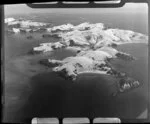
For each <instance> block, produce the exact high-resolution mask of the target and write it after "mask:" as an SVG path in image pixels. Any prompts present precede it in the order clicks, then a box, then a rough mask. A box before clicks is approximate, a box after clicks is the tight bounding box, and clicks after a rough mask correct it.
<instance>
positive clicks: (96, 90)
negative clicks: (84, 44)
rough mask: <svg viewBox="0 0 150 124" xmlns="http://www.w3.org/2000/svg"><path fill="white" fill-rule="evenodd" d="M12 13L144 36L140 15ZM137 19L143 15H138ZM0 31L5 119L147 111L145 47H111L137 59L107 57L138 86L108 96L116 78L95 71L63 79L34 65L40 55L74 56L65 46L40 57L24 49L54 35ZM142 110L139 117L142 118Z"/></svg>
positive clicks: (128, 116)
mask: <svg viewBox="0 0 150 124" xmlns="http://www.w3.org/2000/svg"><path fill="white" fill-rule="evenodd" d="M35 15H36V16H32V15H28V16H27V15H17V16H16V17H18V16H19V17H20V16H21V17H26V18H29V19H31V17H32V19H33V20H36V21H42V22H50V23H52V24H53V25H60V24H64V23H72V24H75V25H76V24H79V23H81V22H85V21H88V22H92V23H96V22H103V23H105V24H108V25H110V26H112V27H117V28H121V29H130V30H133V31H136V32H140V33H144V34H148V31H147V27H148V26H147V20H146V19H147V17H145V16H144V15H132V14H127V15H112V14H109V13H108V14H105V15H99V16H98V15H96V14H92V15H82V14H80V15H78V14H76V15H71V14H70V15H68V14H66V15H65V14H64V15H56V14H52V15H50V14H45V15H38V14H35ZM140 17H143V18H145V19H143V20H142V19H138V18H140ZM29 35H30V34H11V35H8V34H5V40H4V41H5V43H4V45H5V56H4V57H5V70H4V72H5V83H4V93H5V105H4V109H3V110H4V121H5V122H28V121H30V120H31V119H32V118H33V117H58V118H64V117H89V118H94V117H120V118H124V119H135V118H138V117H139V116H140V115H141V114H142V113H143V112H145V111H146V110H147V102H148V45H147V44H144V43H141V44H124V45H120V46H118V47H117V49H119V50H120V51H124V52H126V53H130V54H131V55H133V56H135V57H136V58H137V60H136V61H133V62H127V61H126V62H125V61H121V60H117V59H116V60H112V61H111V64H112V65H113V67H114V68H116V69H117V70H120V71H122V72H126V73H127V74H128V75H130V76H131V77H133V78H135V79H137V80H139V81H140V83H141V84H142V85H141V86H140V87H139V88H136V89H133V90H132V91H129V92H126V93H122V94H119V95H117V96H116V97H112V96H111V95H112V93H114V92H115V91H116V85H115V82H116V79H114V78H113V77H111V76H106V75H99V74H82V75H79V77H78V78H77V81H75V82H72V81H66V80H65V79H63V78H61V77H59V76H57V75H56V74H55V73H53V72H52V71H51V69H50V68H48V67H45V66H43V65H40V64H39V62H38V61H39V60H40V59H42V58H55V59H63V58H65V57H68V56H74V55H75V53H74V52H73V51H70V50H57V51H55V52H50V53H47V54H45V55H43V54H36V55H32V54H30V53H29V51H30V50H31V49H32V48H33V47H35V46H38V45H39V43H41V42H47V41H48V42H56V41H57V40H58V39H57V38H43V37H42V34H41V33H33V34H32V36H33V38H32V39H27V36H29ZM146 117H147V114H144V116H142V117H141V118H146Z"/></svg>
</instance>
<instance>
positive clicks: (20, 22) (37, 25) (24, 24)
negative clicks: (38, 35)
mask: <svg viewBox="0 0 150 124" xmlns="http://www.w3.org/2000/svg"><path fill="white" fill-rule="evenodd" d="M5 25H6V26H7V28H8V29H7V31H12V32H14V33H19V32H21V33H26V32H41V31H47V28H48V27H51V24H50V23H43V22H35V21H32V20H26V19H22V18H21V19H14V18H6V19H5ZM16 30H17V31H16Z"/></svg>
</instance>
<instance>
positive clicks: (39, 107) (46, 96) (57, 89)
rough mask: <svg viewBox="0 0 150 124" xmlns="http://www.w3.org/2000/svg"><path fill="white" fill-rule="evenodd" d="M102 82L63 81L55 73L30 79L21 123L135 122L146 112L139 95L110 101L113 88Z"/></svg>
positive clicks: (133, 94) (122, 95) (91, 80)
mask: <svg viewBox="0 0 150 124" xmlns="http://www.w3.org/2000/svg"><path fill="white" fill-rule="evenodd" d="M105 84H107V82H106V79H103V78H102V79H101V78H99V80H97V79H96V78H91V79H90V78H89V77H85V78H83V77H80V79H78V80H77V81H76V82H72V81H66V80H64V79H62V78H61V77H58V76H57V75H56V74H55V73H53V72H49V73H43V74H38V75H36V76H34V77H32V79H31V82H30V85H31V88H32V93H31V95H30V96H29V99H28V101H27V103H26V104H25V105H24V107H23V109H22V110H21V111H22V114H23V116H22V121H30V120H31V119H32V118H33V117H58V118H64V117H89V118H94V117H122V118H135V117H137V116H138V115H139V114H140V113H141V112H143V111H144V109H145V108H146V101H145V99H143V97H142V96H140V93H139V94H138V93H137V92H130V93H127V94H121V95H118V96H117V97H112V96H111V94H112V93H113V92H114V91H115V90H116V88H115V86H108V85H105Z"/></svg>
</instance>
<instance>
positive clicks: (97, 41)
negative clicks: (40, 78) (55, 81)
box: [5, 18, 148, 95]
mask: <svg viewBox="0 0 150 124" xmlns="http://www.w3.org/2000/svg"><path fill="white" fill-rule="evenodd" d="M5 23H6V24H7V25H8V26H9V28H10V27H11V28H10V29H9V30H11V31H13V32H15V33H19V32H20V31H21V30H22V28H23V29H24V30H26V31H30V30H32V31H37V30H42V31H44V32H46V34H45V35H43V37H51V36H52V37H53V36H54V37H57V38H59V39H58V41H56V42H50V41H49V42H47V43H41V44H40V45H39V46H37V47H34V48H33V49H32V53H42V54H44V53H46V52H51V51H54V50H56V49H72V50H75V51H76V56H71V57H67V58H65V59H63V60H55V59H43V60H40V63H41V64H43V65H45V66H48V67H49V68H52V71H53V72H55V73H57V74H58V75H59V76H61V77H62V78H64V79H66V80H71V81H73V82H75V81H76V79H77V77H78V75H80V74H82V73H98V74H103V75H110V76H113V77H115V78H117V79H118V82H116V84H117V86H118V93H122V92H125V91H128V90H129V89H133V88H136V87H138V86H140V82H139V81H137V80H136V79H133V78H132V77H130V76H129V75H127V74H126V73H124V72H119V71H117V70H116V69H115V68H113V67H112V66H111V64H110V60H111V59H116V58H117V59H122V60H125V61H134V60H136V58H135V57H134V56H132V55H130V54H128V53H124V52H122V51H118V50H117V46H118V45H121V44H126V43H148V36H146V35H144V34H141V33H138V32H134V31H131V30H122V29H118V28H116V29H113V28H110V27H107V26H105V25H104V24H103V23H96V24H90V23H89V22H85V23H81V24H79V25H72V24H63V25H58V26H53V27H50V24H48V23H39V22H33V21H29V20H26V21H25V20H15V19H13V18H10V19H6V20H5ZM18 24H19V27H16V25H18ZM27 29H28V30H27ZM115 95H116V94H115Z"/></svg>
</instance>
